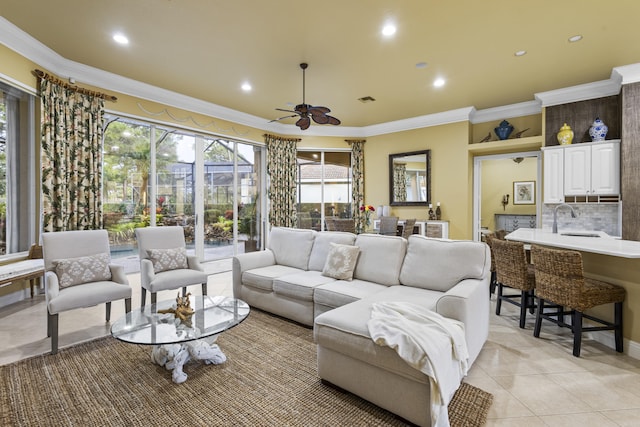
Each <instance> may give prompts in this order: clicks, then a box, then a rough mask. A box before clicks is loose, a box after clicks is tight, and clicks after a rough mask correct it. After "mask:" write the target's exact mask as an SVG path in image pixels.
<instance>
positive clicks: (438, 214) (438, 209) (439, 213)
mask: <svg viewBox="0 0 640 427" xmlns="http://www.w3.org/2000/svg"><path fill="white" fill-rule="evenodd" d="M440 219H442V210H441V209H440V202H438V203H436V220H438V221H440Z"/></svg>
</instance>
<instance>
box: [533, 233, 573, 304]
mask: <svg viewBox="0 0 640 427" xmlns="http://www.w3.org/2000/svg"><path fill="white" fill-rule="evenodd" d="M531 259H532V261H533V263H534V265H535V266H536V295H537V296H538V297H540V298H542V299H545V300H547V301H550V302H554V303H556V304H558V305H562V306H565V307H568V308H575V307H576V305H577V304H578V303H579V301H580V299H581V297H582V290H583V288H584V276H583V270H582V255H581V254H580V252H577V251H569V250H559V249H549V248H544V247H541V246H537V245H533V246H532V248H531Z"/></svg>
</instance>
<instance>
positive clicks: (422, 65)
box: [416, 62, 428, 68]
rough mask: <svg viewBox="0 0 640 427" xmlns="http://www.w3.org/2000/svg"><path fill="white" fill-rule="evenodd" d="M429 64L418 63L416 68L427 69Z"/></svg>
mask: <svg viewBox="0 0 640 427" xmlns="http://www.w3.org/2000/svg"><path fill="white" fill-rule="evenodd" d="M427 65H428V64H427V63H426V62H418V63H417V64H416V68H427Z"/></svg>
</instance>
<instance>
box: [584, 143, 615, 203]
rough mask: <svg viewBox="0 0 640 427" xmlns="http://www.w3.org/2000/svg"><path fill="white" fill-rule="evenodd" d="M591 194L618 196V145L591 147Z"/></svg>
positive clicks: (609, 144) (603, 144) (606, 144)
mask: <svg viewBox="0 0 640 427" xmlns="http://www.w3.org/2000/svg"><path fill="white" fill-rule="evenodd" d="M591 194H598V195H617V194H620V144H618V143H602V144H596V145H592V146H591Z"/></svg>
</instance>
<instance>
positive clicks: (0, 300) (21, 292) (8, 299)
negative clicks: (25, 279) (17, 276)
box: [0, 287, 38, 309]
mask: <svg viewBox="0 0 640 427" xmlns="http://www.w3.org/2000/svg"><path fill="white" fill-rule="evenodd" d="M37 291H38V290H37V289H36V294H37ZM28 298H31V290H30V289H29V288H28V287H27V288H24V289H18V290H17V291H14V292H11V293H9V294H6V295H2V296H0V309H2V308H4V307H6V306H9V305H11V304H15V303H17V302H20V301H23V300H25V299H28Z"/></svg>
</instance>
